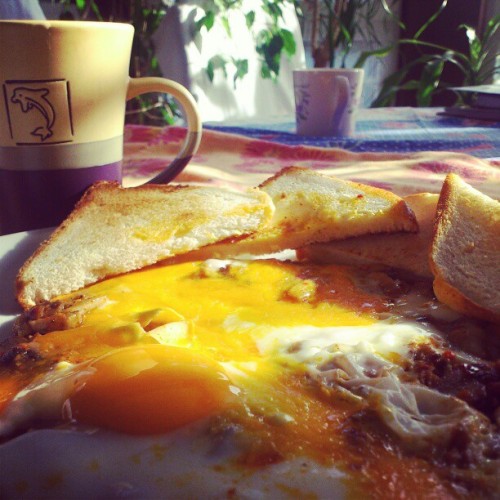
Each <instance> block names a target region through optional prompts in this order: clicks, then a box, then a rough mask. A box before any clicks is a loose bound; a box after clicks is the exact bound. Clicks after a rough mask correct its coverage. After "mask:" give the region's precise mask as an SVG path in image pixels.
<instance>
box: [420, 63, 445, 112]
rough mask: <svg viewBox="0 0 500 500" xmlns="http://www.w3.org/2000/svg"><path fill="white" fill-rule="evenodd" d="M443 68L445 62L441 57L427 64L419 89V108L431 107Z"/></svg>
mask: <svg viewBox="0 0 500 500" xmlns="http://www.w3.org/2000/svg"><path fill="white" fill-rule="evenodd" d="M443 68H444V61H443V60H442V59H440V58H439V57H438V58H435V59H433V60H430V61H429V62H427V63H426V64H425V66H424V70H423V71H422V75H421V78H420V80H419V85H418V89H417V103H418V105H419V106H430V104H431V101H432V94H433V92H434V91H435V90H436V89H437V87H438V86H439V82H440V80H441V75H442V74H443Z"/></svg>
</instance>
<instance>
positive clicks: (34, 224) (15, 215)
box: [0, 162, 121, 234]
mask: <svg viewBox="0 0 500 500" xmlns="http://www.w3.org/2000/svg"><path fill="white" fill-rule="evenodd" d="M98 180H104V181H118V182H121V162H115V163H109V164H107V165H101V166H97V167H87V168H72V169H57V170H31V171H29V170H28V171H26V170H25V171H17V170H4V169H0V234H7V233H15V232H19V231H26V230H30V229H39V228H42V227H51V226H56V225H58V224H60V223H61V222H62V221H63V220H64V218H65V217H66V216H67V215H68V214H69V213H70V212H71V210H72V209H73V207H74V206H75V203H76V202H77V201H78V200H79V198H80V197H81V196H82V194H83V193H84V191H85V190H86V189H87V188H88V187H89V186H90V185H91V184H93V183H94V182H96V181H98Z"/></svg>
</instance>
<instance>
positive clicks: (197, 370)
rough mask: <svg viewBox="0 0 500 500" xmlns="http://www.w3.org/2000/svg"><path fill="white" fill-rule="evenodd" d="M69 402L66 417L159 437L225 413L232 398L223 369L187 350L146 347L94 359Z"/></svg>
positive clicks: (130, 348) (130, 432) (154, 346)
mask: <svg viewBox="0 0 500 500" xmlns="http://www.w3.org/2000/svg"><path fill="white" fill-rule="evenodd" d="M91 366H93V367H94V369H95V373H94V374H93V375H91V376H90V377H89V378H88V379H87V380H86V381H85V383H84V384H83V385H82V386H81V387H80V388H79V389H78V390H77V391H75V393H74V394H73V395H72V396H70V398H69V401H68V403H69V408H70V411H71V418H72V419H74V420H76V421H77V422H81V423H86V424H91V425H96V426H98V427H103V428H108V429H112V430H115V431H119V432H125V433H128V434H160V433H165V432H169V431H172V430H174V429H177V428H179V427H181V426H183V425H186V424H188V423H191V422H194V421H197V420H200V419H203V418H205V417H208V416H210V415H213V414H214V413H217V412H219V411H220V410H222V409H224V408H225V407H226V406H227V405H228V404H229V403H230V402H231V400H232V399H233V397H234V396H233V393H232V392H231V391H232V390H234V387H232V386H231V384H230V382H229V380H228V378H227V376H226V375H225V373H224V371H223V369H222V368H221V367H220V366H219V365H218V364H217V363H216V362H215V361H212V360H211V359H209V358H207V357H206V356H203V355H202V354H200V353H197V352H194V351H192V350H190V349H187V348H182V347H171V346H164V345H145V346H141V347H129V348H123V349H119V350H117V351H113V352H111V353H109V354H106V355H104V356H102V357H101V358H98V359H97V360H95V361H94V362H93V363H92V365H91Z"/></svg>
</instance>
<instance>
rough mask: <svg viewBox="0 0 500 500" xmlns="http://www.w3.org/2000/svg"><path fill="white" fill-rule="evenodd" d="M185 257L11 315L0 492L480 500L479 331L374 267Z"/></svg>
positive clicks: (487, 361) (491, 413)
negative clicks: (35, 458) (41, 457)
mask: <svg viewBox="0 0 500 500" xmlns="http://www.w3.org/2000/svg"><path fill="white" fill-rule="evenodd" d="M293 173H294V174H295V173H296V172H293ZM300 175H301V174H299V177H300ZM268 194H269V195H270V197H271V198H273V194H272V193H268ZM303 213H306V214H307V211H306V212H303ZM355 216H356V214H354V218H355ZM418 218H419V217H418V215H417V219H418ZM346 220H347V222H346V225H348V224H349V218H348V217H347V218H346ZM275 221H276V219H275V218H270V220H269V222H268V223H267V225H265V224H264V225H262V226H261V228H260V229H258V230H257V231H256V232H255V233H254V235H253V236H249V237H251V238H255V239H257V238H258V237H259V234H260V233H262V234H264V235H265V234H266V233H267V234H269V233H268V231H269V228H272V227H275V226H273V224H274V222H275ZM296 221H298V218H297V219H296ZM398 228H399V227H398ZM312 231H313V229H311V233H310V234H312ZM320 237H321V236H320ZM284 238H285V235H284V234H281V235H280V241H285V240H284ZM313 240H314V238H312V237H310V236H308V241H313ZM298 241H299V240H298V239H296V238H295V235H294V234H292V235H291V237H290V244H289V246H290V247H293V246H294V245H296V244H297V242H298ZM300 241H302V240H300ZM55 242H57V239H56V240H55ZM53 243H54V240H52V242H50V241H49V243H48V244H47V245H48V247H49V248H50V246H51V245H52V244H53ZM234 244H235V245H236V246H239V245H240V243H234ZM217 246H222V245H215V246H213V247H212V246H211V245H207V246H205V247H204V248H203V249H201V250H200V251H204V252H206V255H207V256H208V255H209V253H208V252H209V251H210V249H212V251H216V250H213V249H214V248H216V247H217ZM46 248H47V247H46ZM193 255H196V254H194V253H192V252H191V253H189V252H188V253H186V254H183V255H182V256H179V255H178V256H173V257H170V258H168V259H166V260H163V261H162V262H157V263H156V264H154V265H151V266H148V267H144V268H141V269H138V270H135V271H133V272H127V273H124V274H121V275H117V276H111V277H109V278H107V279H103V280H99V281H98V282H96V283H93V284H91V285H87V286H85V287H84V288H80V289H78V290H74V291H71V292H70V293H67V294H62V295H58V296H57V297H54V298H52V299H51V300H50V301H39V302H38V303H37V304H36V305H35V306H34V307H31V308H26V310H25V312H24V313H23V314H22V315H21V316H20V317H19V318H18V319H17V321H16V324H15V335H14V336H11V337H10V338H9V339H7V340H6V341H5V342H4V343H3V345H2V347H1V351H0V352H1V354H0V356H1V358H0V359H1V363H0V439H2V440H3V441H4V442H3V444H1V445H0V462H1V463H2V479H0V484H1V486H2V490H0V491H1V492H2V493H3V494H4V496H6V497H7V498H8V497H15V496H19V495H21V494H22V496H24V497H25V498H30V497H33V496H35V495H36V493H37V492H40V491H43V493H44V494H45V495H46V496H59V497H71V496H75V495H76V496H78V495H80V496H86V497H97V496H101V497H102V496H107V497H117V496H124V495H128V496H132V497H137V498H159V497H168V496H175V497H180V498H187V497H191V498H192V497H198V496H204V497H209V498H223V497H225V498H227V497H234V498H254V497H268V498H297V497H300V498H302V497H313V498H314V497H316V498H332V497H333V498H348V497H355V498H366V497H371V498H384V499H385V498H391V497H392V498H396V497H397V498H402V497H418V498H433V497H434V498H435V497H439V498H460V497H464V498H465V497H481V498H494V497H495V496H497V495H498V493H499V491H500V489H499V484H498V477H497V476H498V474H497V471H498V466H499V463H500V457H499V456H498V427H497V426H498V403H499V401H498V392H496V391H497V387H498V384H499V382H500V373H499V367H498V361H497V360H498V357H499V353H500V336H497V335H492V331H495V328H496V327H495V325H493V324H491V323H488V322H487V321H483V320H476V319H474V318H467V317H466V316H463V315H461V314H459V313H457V312H454V311H452V310H450V309H449V308H448V307H447V306H446V305H444V304H441V303H440V302H439V301H438V300H437V299H436V297H435V296H434V293H433V290H432V280H431V279H429V278H427V277H424V276H418V275H415V274H413V275H409V274H408V273H405V272H400V271H399V270H398V269H394V268H388V267H385V268H383V269H382V268H380V266H375V267H371V266H369V265H368V266H367V265H363V266H353V265H338V264H324V263H316V262H311V261H310V260H305V259H304V260H301V261H296V260H281V259H282V255H281V254H279V255H276V256H274V257H269V256H268V257H265V258H255V257H254V258H252V259H248V258H243V257H239V258H230V259H229V258H228V259H224V260H222V259H216V258H208V259H205V260H194V259H193ZM42 256H43V254H42V253H39V254H38V257H37V258H39V259H40V258H42ZM212 257H213V256H212ZM25 271H26V268H24V269H22V270H21V276H22V275H23V273H25ZM111 274H115V273H111ZM40 283H41V282H40ZM33 296H34V297H38V295H37V294H36V292H34V293H33ZM21 303H23V301H21ZM34 450H35V451H36V450H43V452H44V454H45V455H44V456H45V457H49V458H45V459H44V460H39V461H36V463H35V464H34V463H33V461H32V460H30V459H26V457H30V456H33V454H34ZM72 450H78V453H75V452H72ZM27 477H28V478H29V480H27V479H26V478H27Z"/></svg>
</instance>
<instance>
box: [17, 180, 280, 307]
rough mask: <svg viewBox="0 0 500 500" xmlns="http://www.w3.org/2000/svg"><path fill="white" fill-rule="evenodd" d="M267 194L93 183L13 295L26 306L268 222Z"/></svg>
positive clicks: (35, 256) (31, 262)
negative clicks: (123, 186) (126, 186)
mask: <svg viewBox="0 0 500 500" xmlns="http://www.w3.org/2000/svg"><path fill="white" fill-rule="evenodd" d="M273 209H274V207H273V205H272V202H271V200H270V199H269V197H268V196H267V195H266V194H265V193H262V192H260V191H258V190H256V189H254V190H249V191H248V192H246V193H239V192H231V191H226V190H223V189H219V188H214V187H200V186H169V185H144V186H139V187H136V188H122V187H120V186H119V185H118V184H117V183H112V182H98V183H96V184H95V185H93V186H92V187H91V188H89V189H88V190H87V192H86V193H85V194H84V196H83V197H82V199H81V200H80V201H79V202H78V203H77V205H76V207H75V209H74V210H73V212H72V213H71V214H70V215H69V216H68V218H67V219H66V220H65V221H64V222H63V223H62V224H61V225H60V226H59V227H58V228H57V229H56V230H55V232H54V233H53V234H52V235H51V236H50V238H49V239H48V240H46V241H45V242H44V243H43V244H42V245H41V246H40V247H39V248H38V249H37V250H36V251H35V253H34V254H33V255H32V256H31V257H30V258H29V259H28V260H27V261H26V263H25V264H24V265H23V266H22V267H21V269H20V271H19V273H18V276H17V280H16V294H17V299H18V302H19V303H20V304H21V306H22V307H23V308H24V309H26V308H28V307H31V306H33V305H35V304H37V303H40V302H42V301H44V300H49V299H50V298H52V297H54V296H56V295H61V294H64V293H69V292H70V291H74V290H77V289H79V288H81V287H83V286H86V285H88V284H91V283H94V282H96V281H99V280H101V279H103V278H105V277H108V276H113V275H116V274H120V273H123V272H127V271H131V270H134V269H138V268H141V267H144V266H146V265H150V264H153V263H155V262H158V261H159V260H162V259H165V258H169V257H172V256H174V255H179V254H182V253H186V252H189V251H191V250H194V249H197V248H200V247H202V246H204V245H208V244H211V243H215V242H217V241H224V240H227V239H228V238H242V237H246V236H248V235H250V234H252V233H253V232H255V231H256V230H258V229H259V228H260V227H261V226H262V225H265V224H267V223H268V222H269V220H270V219H271V217H272V214H273Z"/></svg>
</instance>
